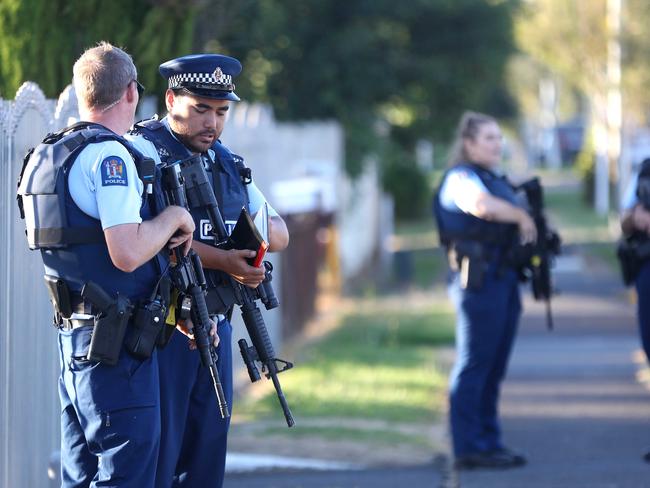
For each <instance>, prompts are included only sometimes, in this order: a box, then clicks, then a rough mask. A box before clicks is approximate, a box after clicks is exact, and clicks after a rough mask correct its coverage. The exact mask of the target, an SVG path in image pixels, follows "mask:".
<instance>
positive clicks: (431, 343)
mask: <svg viewBox="0 0 650 488" xmlns="http://www.w3.org/2000/svg"><path fill="white" fill-rule="evenodd" d="M452 340H453V316H452V313H451V311H450V310H449V309H444V310H434V309H428V310H424V311H422V310H420V311H414V312H409V311H405V312H404V313H397V312H392V313H382V314H379V313H377V314H376V315H375V314H365V313H364V314H360V313H355V314H351V315H347V316H345V317H343V319H342V322H341V324H340V326H339V327H338V328H337V329H336V330H334V331H333V332H332V333H330V334H329V335H328V336H326V337H325V338H324V339H323V340H322V341H320V342H319V343H317V344H313V345H311V346H309V347H307V348H305V349H304V350H302V351H301V353H300V357H298V358H297V359H296V363H297V366H296V367H295V368H294V369H293V370H290V371H288V372H286V373H283V374H282V375H281V380H282V386H283V389H284V391H285V395H286V397H287V399H288V400H289V402H290V404H291V408H292V411H293V413H294V416H296V418H323V417H345V418H357V419H373V420H384V421H388V422H430V421H433V420H434V419H435V418H436V416H437V415H438V414H439V413H440V411H441V408H442V402H443V401H444V398H445V395H444V388H445V383H446V379H445V376H444V374H443V373H442V372H441V371H440V369H439V366H438V365H436V351H435V348H436V346H439V345H443V344H448V343H450V342H451V341H452ZM239 405H240V407H239V408H238V410H239V412H240V413H242V414H243V415H245V416H247V417H249V418H250V417H254V418H260V417H262V418H266V417H273V418H275V417H277V418H281V417H280V415H281V413H280V409H279V408H278V402H277V398H276V397H275V392H274V391H273V390H269V391H268V393H267V394H265V395H264V396H263V397H262V398H260V399H257V400H254V401H253V400H251V399H248V400H245V401H244V402H243V404H242V403H239Z"/></svg>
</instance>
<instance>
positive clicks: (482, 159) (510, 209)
mask: <svg viewBox="0 0 650 488" xmlns="http://www.w3.org/2000/svg"><path fill="white" fill-rule="evenodd" d="M501 151H502V136H501V131H500V129H499V125H498V124H497V122H496V120H495V119H493V118H492V117H490V116H487V115H483V114H479V113H474V112H466V113H465V114H464V115H463V116H462V118H461V121H460V124H459V126H458V129H457V133H456V141H455V145H454V149H453V150H452V155H451V158H450V166H451V167H450V169H449V170H447V172H446V173H445V175H444V176H443V180H442V183H441V186H440V188H439V191H438V193H437V194H436V196H435V197H434V216H435V220H436V223H437V226H438V230H439V233H440V239H441V242H442V243H443V244H444V245H445V246H446V247H447V251H448V256H449V266H450V269H451V272H450V283H449V295H450V298H451V300H452V302H453V304H454V307H455V309H456V315H457V323H456V362H455V365H454V367H453V370H452V372H451V377H450V385H449V394H450V411H449V415H450V424H451V434H452V440H453V450H454V456H455V466H456V467H457V468H459V469H467V468H482V467H498V468H508V467H515V466H520V465H522V464H524V463H525V462H526V460H525V458H524V457H523V456H521V455H520V454H517V453H515V452H513V451H511V450H510V449H508V448H506V447H505V446H504V444H503V442H502V440H501V429H500V426H499V417H498V412H497V404H498V399H499V390H500V385H501V381H502V379H503V377H504V375H505V372H506V367H507V363H508V358H509V356H510V351H511V349H512V344H513V340H514V337H515V332H516V329H517V322H518V320H519V316H520V314H521V302H520V295H519V284H518V274H517V271H516V270H515V268H514V267H513V266H511V265H510V264H509V262H508V253H509V248H510V247H511V246H512V244H513V241H515V239H516V238H517V234H518V238H519V239H520V240H521V242H522V243H527V242H534V241H535V239H536V229H535V224H534V222H533V220H532V219H531V217H530V216H529V215H528V213H527V212H526V211H525V210H524V209H523V208H521V207H520V206H519V205H518V203H517V199H516V196H515V191H514V189H513V187H512V186H511V185H510V183H509V182H508V181H507V180H506V178H505V177H503V176H501V175H500V174H499V173H498V169H497V168H498V165H499V162H500V160H501ZM517 231H518V232H517ZM515 242H516V241H515Z"/></svg>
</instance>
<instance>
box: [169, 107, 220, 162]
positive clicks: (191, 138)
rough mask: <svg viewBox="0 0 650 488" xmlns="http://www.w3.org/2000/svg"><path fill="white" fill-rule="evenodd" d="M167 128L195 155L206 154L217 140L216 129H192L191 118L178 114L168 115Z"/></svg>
mask: <svg viewBox="0 0 650 488" xmlns="http://www.w3.org/2000/svg"><path fill="white" fill-rule="evenodd" d="M169 126H170V127H171V129H172V131H174V134H175V135H176V137H177V138H178V139H179V140H180V141H181V142H182V143H183V144H184V145H185V147H187V148H188V149H189V150H190V151H192V152H195V153H204V152H206V151H207V150H208V149H209V148H210V147H212V144H214V142H215V141H216V140H217V138H218V134H217V131H216V129H206V128H204V127H201V128H200V129H194V128H193V127H192V120H191V118H189V117H188V118H185V117H182V116H180V115H179V114H174V113H170V114H169Z"/></svg>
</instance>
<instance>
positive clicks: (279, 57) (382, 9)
mask: <svg viewBox="0 0 650 488" xmlns="http://www.w3.org/2000/svg"><path fill="white" fill-rule="evenodd" d="M222 3H223V2H222V1H214V0H213V1H212V2H207V4H206V9H205V10H204V11H203V12H202V13H201V14H200V15H199V16H198V17H199V18H200V19H203V20H199V29H197V31H198V32H199V35H200V37H201V38H200V39H199V40H198V44H199V45H200V46H211V47H213V48H218V49H219V50H220V51H221V52H225V53H226V54H232V55H235V56H237V57H239V58H240V59H242V60H243V63H244V73H243V75H242V78H243V80H242V81H240V83H239V85H238V92H239V93H240V95H242V96H243V97H245V98H247V99H253V100H262V101H267V102H269V103H271V104H272V106H273V108H274V110H275V113H276V116H277V117H279V118H280V119H286V120H308V119H314V118H333V119H336V120H338V121H340V122H341V123H342V124H343V126H344V128H345V134H346V152H347V168H348V170H349V172H350V173H352V174H356V173H358V172H359V171H360V170H361V167H362V162H363V160H364V158H365V157H366V156H367V155H368V154H369V153H375V154H376V155H378V156H379V157H380V159H381V160H382V161H383V163H384V164H385V165H391V164H393V162H395V161H400V160H401V161H409V167H410V168H412V169H413V171H416V170H417V168H416V167H415V163H414V162H413V161H414V158H413V149H414V146H415V143H416V141H417V140H418V139H420V138H427V139H437V140H441V139H444V138H447V137H449V135H450V134H451V132H452V130H453V128H454V126H455V124H456V121H457V120H458V117H459V115H460V113H461V112H462V111H463V110H465V109H467V108H473V109H475V110H487V111H490V112H492V113H494V114H495V115H497V116H500V115H513V112H514V108H513V104H512V103H511V99H509V97H508V96H507V94H505V91H504V89H503V86H504V83H503V79H504V78H503V77H504V66H505V63H506V61H507V59H508V56H509V55H510V54H511V53H512V52H513V49H514V48H513V39H512V16H513V12H514V10H515V9H516V7H517V5H518V2H517V1H514V0H511V1H507V0H505V1H496V2H495V1H487V0H485V1H484V0H413V1H410V2H394V1H389V0H352V1H346V2H343V1H342V0H311V1H309V2H294V1H290V0H260V1H258V2H250V1H244V2H242V3H241V4H239V5H238V6H237V7H234V6H233V8H234V9H236V10H237V11H236V12H235V11H233V10H232V9H231V10H229V11H228V13H227V14H226V15H227V16H228V20H229V22H228V23H225V22H217V17H219V13H220V12H221V10H218V9H217V8H216V6H217V5H220V4H222ZM212 6H214V7H215V8H214V9H212V8H211V7H212ZM210 12H215V13H212V14H211V13H210ZM211 15H212V16H213V17H211ZM202 23H203V24H210V25H212V26H215V28H214V30H213V31H208V29H205V28H201V27H200V26H201V24H202ZM242 32H244V34H243V35H242ZM378 122H380V123H381V125H382V126H387V127H388V137H389V141H388V143H382V142H380V140H379V139H381V138H382V137H384V136H383V135H382V136H380V135H378V134H377V131H376V130H375V128H376V127H377V123H378ZM400 152H402V155H403V157H395V155H396V154H399V153H400ZM404 164H405V163H404ZM391 174H393V172H392V171H391ZM397 204H398V212H399V211H401V209H400V208H399V206H400V205H401V202H397Z"/></svg>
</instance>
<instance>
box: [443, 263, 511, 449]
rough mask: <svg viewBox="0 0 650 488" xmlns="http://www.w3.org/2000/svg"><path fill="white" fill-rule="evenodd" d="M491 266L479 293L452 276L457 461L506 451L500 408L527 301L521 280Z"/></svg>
mask: <svg viewBox="0 0 650 488" xmlns="http://www.w3.org/2000/svg"><path fill="white" fill-rule="evenodd" d="M494 268H495V266H494V265H491V266H490V269H489V270H488V272H486V276H485V277H484V283H483V286H482V287H481V288H480V289H479V290H463V289H461V287H460V284H459V277H458V274H457V273H456V274H454V276H452V280H451V282H450V285H449V295H450V297H451V300H452V302H453V304H454V307H455V309H456V363H455V364H454V368H453V369H452V372H451V377H450V380H449V402H450V405H449V407H450V410H449V420H450V426H451V435H452V440H453V446H454V455H455V456H457V457H459V456H464V455H468V454H476V453H480V452H485V451H490V450H493V449H499V448H502V447H503V444H502V443H501V428H500V425H499V415H498V402H499V392H500V386H501V381H502V379H503V377H504V376H505V373H506V368H507V365H508V359H509V357H510V352H511V350H512V344H513V341H514V337H515V333H516V330H517V323H518V321H519V316H520V314H521V301H520V296H519V286H518V281H517V276H516V274H515V272H514V271H512V270H507V271H505V272H504V273H502V275H498V274H497V273H496V272H495V269H494Z"/></svg>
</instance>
